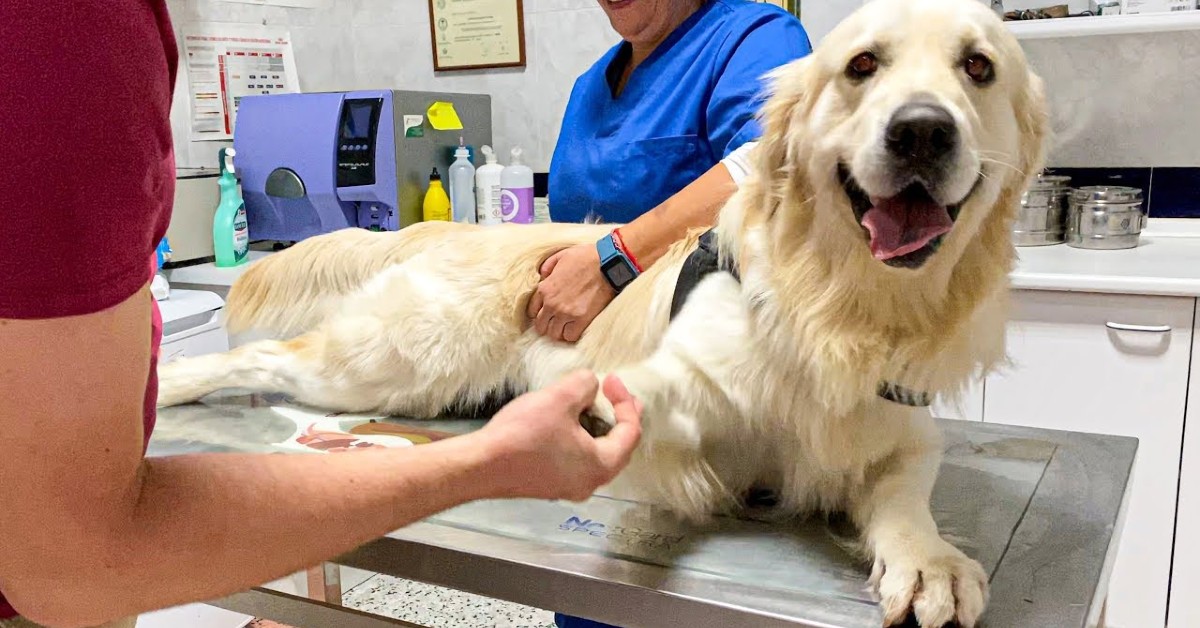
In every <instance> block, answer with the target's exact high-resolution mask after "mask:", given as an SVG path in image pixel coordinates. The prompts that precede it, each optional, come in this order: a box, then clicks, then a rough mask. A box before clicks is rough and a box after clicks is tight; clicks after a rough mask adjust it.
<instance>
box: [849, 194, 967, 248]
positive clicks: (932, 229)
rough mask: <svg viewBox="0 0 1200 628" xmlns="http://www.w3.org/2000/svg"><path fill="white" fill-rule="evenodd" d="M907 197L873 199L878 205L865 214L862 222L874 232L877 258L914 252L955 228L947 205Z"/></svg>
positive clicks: (868, 229) (872, 243)
mask: <svg viewBox="0 0 1200 628" xmlns="http://www.w3.org/2000/svg"><path fill="white" fill-rule="evenodd" d="M905 196H906V195H903V194H902V195H899V196H896V197H894V198H888V199H872V203H873V204H874V207H872V208H871V209H869V210H867V213H866V214H864V215H863V219H862V225H863V226H864V227H866V228H867V231H868V232H869V233H870V234H871V254H872V255H874V256H875V259H878V260H887V259H892V258H893V257H900V256H901V255H907V254H909V253H912V252H913V251H916V250H919V249H921V248H922V247H924V246H925V245H927V244H929V241H930V240H932V239H934V238H936V237H938V236H940V235H942V234H944V233H947V232H949V231H950V229H951V228H953V227H954V221H953V220H951V219H950V212H948V211H946V208H945V207H943V206H941V205H938V204H937V203H934V202H933V201H931V200H928V199H923V200H916V199H912V198H905Z"/></svg>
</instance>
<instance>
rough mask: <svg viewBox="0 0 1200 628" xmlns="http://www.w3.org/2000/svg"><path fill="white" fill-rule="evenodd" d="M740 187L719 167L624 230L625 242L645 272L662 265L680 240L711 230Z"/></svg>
mask: <svg viewBox="0 0 1200 628" xmlns="http://www.w3.org/2000/svg"><path fill="white" fill-rule="evenodd" d="M736 191H737V184H735V183H734V181H733V177H731V176H730V175H729V170H727V169H726V168H725V165H724V164H721V163H718V164H717V165H715V166H713V167H712V168H710V169H709V170H708V172H705V173H704V174H702V175H700V176H699V177H698V178H697V179H696V180H695V181H692V182H691V183H690V184H688V185H687V187H685V188H683V189H682V190H680V191H679V192H678V193H676V194H675V195H674V196H671V197H670V198H668V199H667V200H665V201H663V202H662V204H660V205H659V206H658V207H655V208H654V209H652V210H650V211H648V212H646V213H645V214H642V215H641V216H639V217H638V218H637V219H636V220H634V221H632V222H630V223H629V224H627V225H625V226H623V227H621V240H622V242H623V243H624V244H625V247H626V248H628V249H629V250H630V251H631V252H632V253H633V255H634V257H636V258H637V261H638V263H639V264H640V265H641V266H642V269H643V270H644V269H646V268H649V267H650V266H652V265H653V264H654V262H656V261H658V258H660V257H662V256H663V254H665V253H666V252H667V249H668V248H670V246H671V245H672V244H674V243H675V242H676V241H678V240H679V239H681V238H683V237H684V236H685V235H687V232H688V231H689V230H691V229H695V228H703V227H711V226H712V225H713V224H715V223H716V221H717V214H718V213H719V212H720V211H721V208H722V207H724V206H725V201H727V200H729V197H730V196H733V193H734V192H736Z"/></svg>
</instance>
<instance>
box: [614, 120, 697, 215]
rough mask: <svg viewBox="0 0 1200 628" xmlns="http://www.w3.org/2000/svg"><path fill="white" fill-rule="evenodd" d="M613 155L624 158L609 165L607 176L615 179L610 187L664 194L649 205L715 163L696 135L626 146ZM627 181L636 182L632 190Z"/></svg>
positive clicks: (675, 190)
mask: <svg viewBox="0 0 1200 628" xmlns="http://www.w3.org/2000/svg"><path fill="white" fill-rule="evenodd" d="M617 154H623V155H624V157H623V159H621V160H619V161H615V162H614V163H613V164H612V166H613V168H612V170H611V171H610V172H611V173H612V176H613V177H614V179H616V181H614V184H617V183H620V186H619V187H621V188H623V189H626V190H629V189H636V190H642V191H644V192H646V193H649V194H656V193H657V194H663V193H667V194H666V195H665V196H663V198H655V199H653V205H657V204H659V203H661V202H663V201H665V200H667V197H669V196H671V195H672V194H674V193H675V192H678V191H679V190H682V189H683V188H684V187H685V186H687V185H688V184H689V183H691V182H692V181H695V180H696V178H697V177H699V176H700V175H702V174H704V173H705V172H706V171H707V170H708V169H709V168H711V167H712V165H713V163H715V160H714V159H713V158H712V157H711V156H709V155H708V151H707V150H706V148H705V147H704V146H703V144H702V140H701V139H700V136H698V135H671V136H666V137H655V138H650V139H647V140H639V141H636V142H630V143H628V144H626V145H625V150H624V151H621V152H618V153H617ZM631 179H632V180H633V181H636V182H637V186H636V187H632V188H631V187H630V185H629V183H630V180H631ZM653 205H652V206H653Z"/></svg>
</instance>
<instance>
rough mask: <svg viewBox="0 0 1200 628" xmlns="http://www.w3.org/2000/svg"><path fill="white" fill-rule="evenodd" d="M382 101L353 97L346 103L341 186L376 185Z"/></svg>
mask: <svg viewBox="0 0 1200 628" xmlns="http://www.w3.org/2000/svg"><path fill="white" fill-rule="evenodd" d="M382 110H383V99H382V98H350V99H347V100H345V101H343V102H342V115H341V120H340V121H339V122H338V138H337V186H338V187H340V188H343V187H354V186H359V185H374V184H375V142H376V139H377V136H378V131H379V115H380V112H381V111H382Z"/></svg>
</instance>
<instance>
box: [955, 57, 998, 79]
mask: <svg viewBox="0 0 1200 628" xmlns="http://www.w3.org/2000/svg"><path fill="white" fill-rule="evenodd" d="M963 71H965V72H966V73H967V76H968V77H970V78H971V80H972V81H975V82H976V83H979V84H981V85H982V84H987V83H991V82H992V79H994V78H996V70H995V68H994V67H992V60H991V59H989V58H987V57H985V56H983V55H981V54H973V55H971V56H969V57H967V58H966V60H964V61H963Z"/></svg>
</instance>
